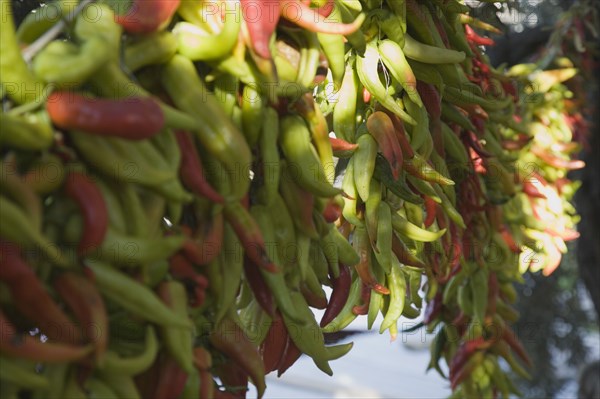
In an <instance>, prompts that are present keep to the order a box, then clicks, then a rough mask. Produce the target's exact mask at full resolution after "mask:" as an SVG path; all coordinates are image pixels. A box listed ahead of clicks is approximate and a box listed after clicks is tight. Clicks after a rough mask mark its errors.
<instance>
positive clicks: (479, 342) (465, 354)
mask: <svg viewBox="0 0 600 399" xmlns="http://www.w3.org/2000/svg"><path fill="white" fill-rule="evenodd" d="M490 345H491V343H490V342H488V341H486V340H485V339H484V338H483V337H478V338H475V339H472V340H469V341H464V342H462V343H461V344H460V346H459V347H458V350H457V351H456V353H455V354H454V356H453V357H452V361H451V362H450V380H456V378H455V375H456V374H457V373H458V372H459V371H460V370H461V369H462V368H463V366H464V365H465V363H467V361H468V360H469V358H470V357H471V355H472V354H473V353H475V352H476V351H478V350H480V349H485V348H488V347H489V346H490Z"/></svg>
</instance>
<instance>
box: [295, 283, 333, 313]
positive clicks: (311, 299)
mask: <svg viewBox="0 0 600 399" xmlns="http://www.w3.org/2000/svg"><path fill="white" fill-rule="evenodd" d="M300 292H301V293H302V296H303V297H304V299H306V303H307V304H308V306H310V307H311V308H315V309H325V308H326V307H327V298H326V297H322V296H319V295H316V294H315V293H314V292H312V291H311V290H310V289H309V288H308V287H307V286H306V284H304V283H303V284H300Z"/></svg>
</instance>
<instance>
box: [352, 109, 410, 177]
mask: <svg viewBox="0 0 600 399" xmlns="http://www.w3.org/2000/svg"><path fill="white" fill-rule="evenodd" d="M367 129H368V130H369V133H370V134H371V135H372V136H373V137H374V138H375V140H376V141H377V144H378V145H379V150H380V151H381V153H382V154H383V156H384V157H385V158H386V159H387V161H388V162H389V164H390V166H391V168H392V175H393V176H394V179H395V180H397V179H398V177H399V175H400V170H401V168H402V161H403V159H404V157H403V154H402V150H401V148H400V145H399V143H398V140H397V137H396V133H395V129H394V125H393V123H392V120H391V119H390V118H389V117H388V116H387V114H386V113H384V112H381V111H375V112H374V113H372V114H371V115H370V116H369V118H368V119H367ZM359 140H360V139H359Z"/></svg>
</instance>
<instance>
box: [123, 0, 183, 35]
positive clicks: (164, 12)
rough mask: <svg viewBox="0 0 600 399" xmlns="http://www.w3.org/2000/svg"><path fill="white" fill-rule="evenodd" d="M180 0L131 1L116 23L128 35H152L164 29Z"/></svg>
mask: <svg viewBox="0 0 600 399" xmlns="http://www.w3.org/2000/svg"><path fill="white" fill-rule="evenodd" d="M179 3H180V0H133V4H132V5H131V7H130V8H129V10H128V11H127V12H126V13H125V14H121V15H116V16H115V20H116V22H117V23H118V24H119V25H121V26H122V27H123V29H125V31H126V32H128V33H152V32H155V31H157V30H160V29H162V28H164V27H165V26H166V25H167V24H168V23H169V22H170V21H171V18H172V17H173V15H174V14H175V11H177V8H178V7H179Z"/></svg>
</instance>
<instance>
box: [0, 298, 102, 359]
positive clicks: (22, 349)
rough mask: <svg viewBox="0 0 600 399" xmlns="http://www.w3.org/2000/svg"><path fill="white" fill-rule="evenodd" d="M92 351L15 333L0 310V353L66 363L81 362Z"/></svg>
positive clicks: (87, 348)
mask: <svg viewBox="0 0 600 399" xmlns="http://www.w3.org/2000/svg"><path fill="white" fill-rule="evenodd" d="M23 288H24V289H26V288H25V287H23ZM92 350H93V348H92V347H91V346H89V345H88V346H74V345H67V344H55V343H50V342H42V341H40V339H39V338H38V337H32V336H31V335H29V333H28V332H25V333H23V334H20V333H17V331H16V329H15V326H14V325H13V324H12V323H11V321H10V320H9V319H8V318H7V317H6V316H5V315H4V312H2V310H0V353H3V354H5V355H8V356H14V357H17V358H22V359H28V360H34V361H36V362H47V363H57V362H58V363H66V362H74V361H78V360H81V359H83V358H85V357H86V356H88V355H89V354H90V353H91V352H92Z"/></svg>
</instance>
